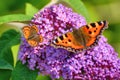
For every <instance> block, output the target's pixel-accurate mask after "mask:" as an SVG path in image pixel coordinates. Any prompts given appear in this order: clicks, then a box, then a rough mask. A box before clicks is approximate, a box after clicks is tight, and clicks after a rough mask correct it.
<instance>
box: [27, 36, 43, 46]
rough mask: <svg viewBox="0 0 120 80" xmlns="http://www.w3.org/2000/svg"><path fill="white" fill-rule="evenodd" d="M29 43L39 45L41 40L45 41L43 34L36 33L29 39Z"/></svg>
mask: <svg viewBox="0 0 120 80" xmlns="http://www.w3.org/2000/svg"><path fill="white" fill-rule="evenodd" d="M27 41H28V43H29V45H31V46H32V47H35V46H37V45H38V44H39V43H40V42H42V41H43V37H42V36H41V35H36V36H34V38H31V39H29V40H27Z"/></svg>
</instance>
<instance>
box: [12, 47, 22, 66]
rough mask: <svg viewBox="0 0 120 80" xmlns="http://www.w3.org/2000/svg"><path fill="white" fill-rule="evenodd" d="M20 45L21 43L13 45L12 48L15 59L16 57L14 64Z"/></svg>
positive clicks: (15, 60)
mask: <svg viewBox="0 0 120 80" xmlns="http://www.w3.org/2000/svg"><path fill="white" fill-rule="evenodd" d="M19 47H20V45H15V46H12V48H11V50H12V54H13V59H14V66H15V64H16V62H17V55H18V51H19Z"/></svg>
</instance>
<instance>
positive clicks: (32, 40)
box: [22, 25, 43, 47]
mask: <svg viewBox="0 0 120 80" xmlns="http://www.w3.org/2000/svg"><path fill="white" fill-rule="evenodd" d="M22 32H23V35H24V37H25V39H26V40H27V42H28V44H29V45H30V46H32V47H35V46H37V45H38V44H39V42H42V41H43V38H42V36H41V35H39V34H38V32H39V30H38V28H37V27H36V26H35V25H33V26H24V27H23V28H22Z"/></svg>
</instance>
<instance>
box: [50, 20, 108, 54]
mask: <svg viewBox="0 0 120 80" xmlns="http://www.w3.org/2000/svg"><path fill="white" fill-rule="evenodd" d="M107 27H108V22H107V21H99V22H95V23H90V24H88V25H84V26H82V27H80V28H79V29H73V31H72V32H67V33H65V34H63V35H62V36H59V37H57V38H56V39H55V40H54V41H53V42H52V44H51V46H53V47H55V48H64V49H66V50H68V51H71V52H80V51H83V50H85V49H88V48H90V47H92V46H94V45H95V44H96V43H97V41H98V39H99V37H100V35H101V33H102V31H103V30H104V29H105V28H107Z"/></svg>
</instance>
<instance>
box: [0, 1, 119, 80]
mask: <svg viewBox="0 0 120 80" xmlns="http://www.w3.org/2000/svg"><path fill="white" fill-rule="evenodd" d="M50 1H51V0H0V16H4V15H9V14H19V13H23V14H24V13H25V4H26V3H30V4H32V5H33V6H35V7H36V8H38V9H41V8H42V7H44V6H45V5H46V4H48V3H49V2H50ZM53 1H54V0H53ZM82 2H83V3H84V5H85V6H86V9H87V11H88V14H89V16H90V22H94V21H99V20H107V21H108V22H109V28H108V29H107V30H105V31H104V35H105V36H106V37H107V39H108V43H109V44H111V45H112V46H113V47H114V48H115V51H116V52H118V53H119V56H120V10H119V8H120V0H82ZM11 27H12V26H8V25H6V24H2V25H0V36H1V34H2V33H3V32H4V31H6V30H8V29H9V28H11ZM17 47H18V46H17ZM17 51H18V48H16V47H15V48H14V47H13V52H14V53H17ZM42 78H43V79H42ZM42 78H41V76H39V77H38V80H44V77H42ZM46 80H49V78H48V77H47V78H46Z"/></svg>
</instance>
